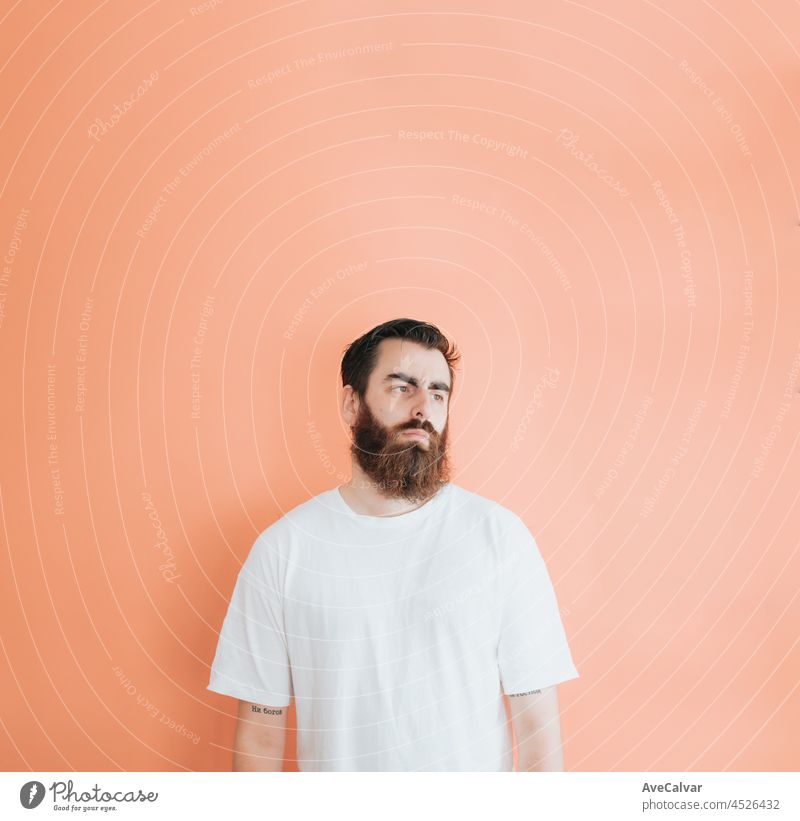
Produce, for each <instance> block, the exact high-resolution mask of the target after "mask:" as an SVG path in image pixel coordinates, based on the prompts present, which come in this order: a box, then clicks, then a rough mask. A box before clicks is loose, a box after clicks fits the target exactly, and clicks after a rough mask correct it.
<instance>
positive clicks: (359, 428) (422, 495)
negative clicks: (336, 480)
mask: <svg viewBox="0 0 800 821" xmlns="http://www.w3.org/2000/svg"><path fill="white" fill-rule="evenodd" d="M414 429H419V430H424V431H425V432H426V433H427V434H428V437H429V438H428V441H427V442H425V441H423V440H421V439H419V440H418V439H415V438H413V437H410V436H404V435H403V433H402V431H404V430H414ZM351 430H352V431H353V442H352V444H351V445H350V452H351V453H352V454H353V456H354V458H355V460H356V462H358V464H359V466H360V467H361V470H363V471H364V473H366V474H367V476H368V477H369V478H370V479H371V480H372V482H374V483H375V487H376V489H377V490H378V492H379V493H380V494H382V495H383V496H387V497H389V498H393V499H399V498H402V499H408V500H409V501H411V502H422V501H424V500H426V499H428V498H430V497H431V496H433V495H434V493H436V492H437V491H439V490H440V489H441V487H442V485H443V484H445V483H447V482H449V481H450V466H449V463H448V459H447V423H445V426H444V429H443V430H442V432H441V433H437V432H436V430H435V429H434V427H433V425H431V423H430V422H427V421H426V422H420V421H418V420H413V421H411V422H404V423H403V424H401V425H396V426H394V427H392V428H387V427H385V426H384V425H382V424H381V423H380V422H379V421H378V420H377V419H376V418H375V417H374V416H373V415H372V411H371V410H370V409H369V407H368V406H367V403H366V401H364V400H362V401H361V403H360V405H359V410H358V417H357V418H356V422H355V424H354V425H353V426H352V428H351Z"/></svg>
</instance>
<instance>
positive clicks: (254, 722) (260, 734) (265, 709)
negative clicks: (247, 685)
mask: <svg viewBox="0 0 800 821" xmlns="http://www.w3.org/2000/svg"><path fill="white" fill-rule="evenodd" d="M288 710H289V708H288V707H269V706H268V705H265V704H253V703H252V702H250V701H241V700H240V701H239V717H238V720H237V722H236V736H235V738H234V741H233V771H234V772H252V771H256V770H262V771H272V772H282V771H283V748H284V741H285V737H286V713H287V712H288Z"/></svg>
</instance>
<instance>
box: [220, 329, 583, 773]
mask: <svg viewBox="0 0 800 821" xmlns="http://www.w3.org/2000/svg"><path fill="white" fill-rule="evenodd" d="M459 359H460V354H459V353H458V352H457V350H456V349H455V348H454V346H452V345H451V344H450V343H449V342H448V340H447V339H446V338H445V337H444V336H443V335H442V334H441V332H440V331H439V330H438V328H436V327H435V326H433V325H429V324H427V323H423V322H418V321H415V320H412V319H396V320H393V321H390V322H386V323H384V324H382V325H379V326H378V327H376V328H374V329H372V330H371V331H369V332H368V333H366V334H364V335H363V336H362V337H360V338H359V339H357V340H356V341H355V342H353V343H352V344H351V345H350V346H349V347H348V348H347V350H346V352H345V355H344V358H343V360H342V368H341V370H342V383H343V386H344V394H343V398H342V406H341V412H342V418H343V419H344V421H345V423H346V424H347V425H348V427H349V428H350V429H351V431H352V437H353V438H352V444H351V454H352V478H351V480H350V481H349V482H348V483H347V484H345V485H342V486H340V487H335V488H333V489H331V490H327V491H325V492H323V493H320V494H319V495H317V496H314V497H313V498H311V499H309V500H308V501H306V502H304V503H302V504H300V505H298V506H296V507H295V508H293V509H292V510H290V511H289V512H288V513H287V514H286V515H284V516H283V517H282V518H280V519H279V520H278V521H277V522H275V523H274V524H272V525H271V526H269V527H268V528H267V529H266V530H264V531H263V532H262V533H261V534H260V536H259V537H258V539H257V540H256V542H255V544H254V545H253V548H252V550H251V551H250V554H249V556H248V558H247V560H246V561H245V563H244V565H243V566H242V569H241V571H240V573H239V576H238V579H237V582H236V586H235V588H234V592H233V597H232V600H231V604H230V607H229V609H228V612H227V615H226V617H225V621H224V623H223V626H222V630H221V633H220V638H219V644H218V646H217V652H216V656H215V658H214V662H213V665H212V669H211V679H210V683H209V685H208V689H210V690H213V691H216V692H218V693H224V694H226V695H230V696H233V697H236V698H238V699H239V700H240V704H239V712H238V723H237V729H236V737H235V742H234V756H233V768H234V769H235V770H281V769H282V762H283V754H284V733H285V725H286V713H287V707H288V706H289V704H290V703H291V700H292V698H294V700H295V704H296V708H297V760H298V767H299V769H300V770H301V771H310V770H317V771H322V770H337V771H350V770H371V771H397V770H403V771H406V770H462V771H463V770H471V771H484V770H486V771H488V770H511V769H512V761H513V750H512V743H511V732H510V728H509V726H508V721H507V718H506V710H505V702H504V700H503V693H506V694H507V695H508V696H509V704H510V708H511V722H512V724H513V727H514V730H515V733H516V736H517V740H518V743H519V762H518V766H519V769H520V770H562V769H563V757H562V750H561V735H560V728H559V715H558V701H557V696H556V688H555V685H556V684H558V683H559V682H562V681H566V680H568V679H572V678H576V677H577V676H578V672H577V670H576V669H575V666H574V665H573V662H572V658H571V656H570V651H569V647H568V645H567V642H566V638H565V635H564V629H563V626H562V624H561V619H560V616H559V612H558V606H557V603H556V598H555V594H554V592H553V588H552V585H551V582H550V579H549V576H548V573H547V570H546V568H545V565H544V562H543V560H542V557H541V555H540V553H539V550H538V548H537V545H536V542H535V540H534V538H533V536H532V535H531V533H530V531H529V530H528V528H527V527H526V526H525V524H524V522H523V521H522V519H520V518H519V516H517V515H516V514H515V513H513V512H511V511H510V510H508V509H507V508H505V507H503V506H502V505H500V504H499V503H497V502H494V501H492V500H490V499H486V498H484V497H482V496H479V495H478V494H475V493H472V492H470V491H468V490H466V489H464V488H461V487H459V486H458V485H455V484H452V483H451V482H450V481H449V465H448V458H447V456H448V454H447V423H448V415H449V405H450V398H451V395H452V393H453V386H454V365H455V364H456V362H457V361H458V360H459Z"/></svg>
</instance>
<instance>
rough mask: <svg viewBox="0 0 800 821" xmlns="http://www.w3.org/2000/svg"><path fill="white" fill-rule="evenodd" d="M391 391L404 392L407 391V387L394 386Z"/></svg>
mask: <svg viewBox="0 0 800 821" xmlns="http://www.w3.org/2000/svg"><path fill="white" fill-rule="evenodd" d="M392 390H395V391H396V390H401V391H406V390H408V385H395V386H394V388H392Z"/></svg>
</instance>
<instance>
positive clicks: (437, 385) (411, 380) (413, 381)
mask: <svg viewBox="0 0 800 821" xmlns="http://www.w3.org/2000/svg"><path fill="white" fill-rule="evenodd" d="M392 379H400V380H402V381H403V382H408V384H409V385H413V386H414V387H415V388H416V387H417V386H418V385H419V381H418V380H417V378H416V377H414V376H409V375H408V374H406V373H390V374H388V375H387V376H385V377H384V378H383V381H384V382H391V380H392ZM428 387H429V388H431V389H432V390H435V391H445V393H450V386H449V385H448V384H447V383H446V382H431V383H430V384H429V385H428Z"/></svg>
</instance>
